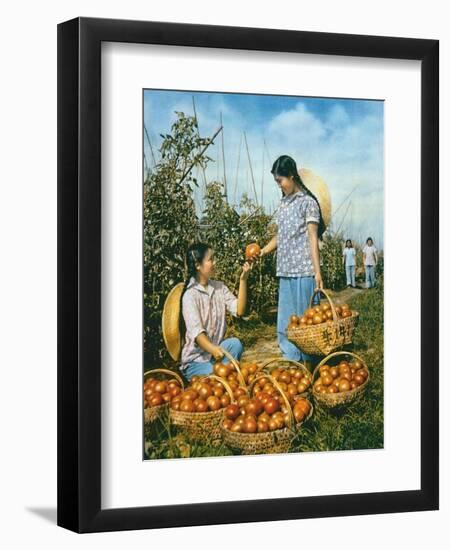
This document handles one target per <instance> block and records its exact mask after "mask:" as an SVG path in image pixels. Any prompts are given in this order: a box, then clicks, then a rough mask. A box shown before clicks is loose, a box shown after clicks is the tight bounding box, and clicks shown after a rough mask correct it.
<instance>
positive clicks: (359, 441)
mask: <svg viewBox="0 0 450 550" xmlns="http://www.w3.org/2000/svg"><path fill="white" fill-rule="evenodd" d="M346 301H348V303H349V304H350V305H351V307H352V309H355V310H357V311H359V313H360V320H359V325H358V328H357V330H356V331H355V337H354V342H353V344H352V346H351V347H349V348H348V350H349V351H354V352H355V353H357V354H358V355H361V356H362V358H363V359H364V360H365V361H366V363H367V365H368V366H369V370H370V381H369V384H368V387H367V389H366V391H365V393H364V396H363V397H362V399H360V400H359V401H358V402H357V403H353V404H352V405H351V406H350V407H347V408H344V409H341V410H334V411H328V410H322V409H320V408H319V407H316V408H315V411H314V415H313V417H312V418H311V419H310V420H309V422H307V423H305V424H304V425H303V426H302V428H301V430H300V431H299V433H298V434H297V435H296V437H295V438H294V440H293V444H292V447H291V451H290V452H305V451H331V450H333V451H336V450H349V449H376V448H382V447H383V433H384V429H383V349H384V344H383V286H382V280H381V279H380V280H379V281H378V286H377V287H376V288H374V289H370V290H367V291H363V292H360V293H358V294H356V295H354V296H353V297H351V298H349V299H348V300H347V298H346ZM266 321H267V322H263V321H261V320H259V319H256V318H252V319H249V320H248V321H246V322H240V323H238V324H234V325H233V326H232V327H231V328H230V331H229V334H230V335H236V336H239V338H240V339H241V340H242V342H243V344H244V347H245V348H246V349H249V348H251V347H252V346H255V345H257V344H256V343H257V342H258V341H259V342H260V341H261V339H273V338H274V330H275V329H274V324H273V321H272V322H269V321H270V320H269V319H267V320H266ZM144 435H145V437H144V439H145V443H144V456H145V458H148V459H152V458H153V459H154V458H188V457H202V456H226V455H231V454H233V453H232V452H231V451H230V450H229V449H228V448H227V447H225V446H224V445H221V446H219V447H213V446H211V445H210V444H208V443H207V442H202V443H193V442H191V441H189V440H188V439H187V438H186V437H185V436H184V435H183V434H182V433H178V432H177V430H176V428H175V427H173V426H170V424H169V422H168V420H167V418H164V419H163V420H162V421H161V422H157V423H156V424H155V425H152V426H151V427H146V428H145V434H144Z"/></svg>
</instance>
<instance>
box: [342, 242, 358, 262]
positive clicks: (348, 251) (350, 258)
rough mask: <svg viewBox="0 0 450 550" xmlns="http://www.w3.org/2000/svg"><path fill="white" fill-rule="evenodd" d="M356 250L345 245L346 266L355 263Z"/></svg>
mask: <svg viewBox="0 0 450 550" xmlns="http://www.w3.org/2000/svg"><path fill="white" fill-rule="evenodd" d="M355 256H356V251H355V249H354V248H353V247H350V248H349V247H348V246H346V247H345V248H344V257H345V265H346V266H347V267H350V266H354V265H356V262H355Z"/></svg>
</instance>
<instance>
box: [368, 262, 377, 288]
mask: <svg viewBox="0 0 450 550" xmlns="http://www.w3.org/2000/svg"><path fill="white" fill-rule="evenodd" d="M366 286H367V288H372V287H373V286H375V266H374V265H366Z"/></svg>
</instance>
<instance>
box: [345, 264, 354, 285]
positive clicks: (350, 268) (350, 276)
mask: <svg viewBox="0 0 450 550" xmlns="http://www.w3.org/2000/svg"><path fill="white" fill-rule="evenodd" d="M345 274H346V275H347V285H352V286H356V283H355V266H354V265H346V266H345Z"/></svg>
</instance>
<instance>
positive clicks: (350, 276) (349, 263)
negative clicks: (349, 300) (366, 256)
mask: <svg viewBox="0 0 450 550" xmlns="http://www.w3.org/2000/svg"><path fill="white" fill-rule="evenodd" d="M342 256H343V259H344V267H345V274H346V276H347V287H350V286H351V287H352V288H356V283H355V268H356V250H355V249H354V248H353V244H352V241H351V240H350V239H347V240H346V241H345V248H344V252H343V254H342Z"/></svg>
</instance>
